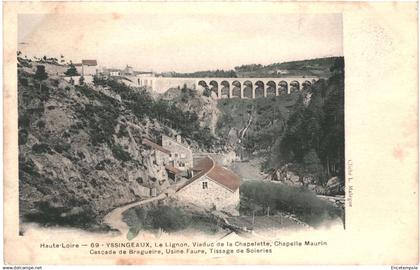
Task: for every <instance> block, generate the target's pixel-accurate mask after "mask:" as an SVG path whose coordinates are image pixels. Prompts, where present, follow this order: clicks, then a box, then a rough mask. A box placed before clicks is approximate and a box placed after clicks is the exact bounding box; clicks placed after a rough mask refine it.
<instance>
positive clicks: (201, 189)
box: [176, 157, 240, 214]
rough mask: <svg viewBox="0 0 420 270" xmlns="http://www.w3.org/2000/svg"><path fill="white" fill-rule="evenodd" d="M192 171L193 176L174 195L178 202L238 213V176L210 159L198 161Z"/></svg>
mask: <svg viewBox="0 0 420 270" xmlns="http://www.w3.org/2000/svg"><path fill="white" fill-rule="evenodd" d="M193 171H194V176H193V177H192V178H191V179H190V180H189V181H188V182H187V183H186V184H185V185H184V186H183V187H181V188H180V189H179V190H178V192H177V193H176V194H177V198H178V199H179V200H182V201H184V202H188V203H191V204H194V205H197V206H200V207H203V208H206V209H215V210H224V211H227V212H230V213H232V214H237V213H238V212H237V207H238V206H239V184H240V179H239V176H237V175H236V174H234V173H233V172H232V171H230V170H228V169H226V168H224V167H222V166H220V165H218V164H217V163H216V162H215V161H214V160H213V159H212V158H211V157H205V158H203V159H202V160H200V161H199V162H198V163H197V165H196V166H194V168H193Z"/></svg>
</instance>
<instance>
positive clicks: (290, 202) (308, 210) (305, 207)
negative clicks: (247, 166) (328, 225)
mask: <svg viewBox="0 0 420 270" xmlns="http://www.w3.org/2000/svg"><path fill="white" fill-rule="evenodd" d="M240 196H241V204H240V213H241V215H247V216H250V215H253V214H255V215H266V214H267V213H270V214H271V215H274V214H276V213H285V212H286V213H290V214H294V215H296V217H297V218H298V219H299V220H301V221H303V222H305V223H307V224H309V225H310V226H313V227H316V226H319V225H321V224H322V223H323V222H325V221H328V220H333V219H336V218H342V217H343V212H342V211H344V210H342V209H340V208H337V207H334V206H333V205H332V204H330V203H327V202H325V201H323V200H321V199H319V198H317V197H316V195H315V194H314V193H312V192H310V191H308V190H306V189H305V188H296V187H291V186H286V185H282V184H277V183H270V182H260V181H248V182H244V183H242V185H241V187H240Z"/></svg>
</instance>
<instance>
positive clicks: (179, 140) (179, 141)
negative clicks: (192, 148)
mask: <svg viewBox="0 0 420 270" xmlns="http://www.w3.org/2000/svg"><path fill="white" fill-rule="evenodd" d="M176 141H177V142H178V143H182V141H181V135H176Z"/></svg>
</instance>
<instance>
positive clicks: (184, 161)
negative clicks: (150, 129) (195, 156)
mask: <svg viewBox="0 0 420 270" xmlns="http://www.w3.org/2000/svg"><path fill="white" fill-rule="evenodd" d="M168 140H170V138H169V137H167V138H163V137H162V141H163V142H165V145H167V146H169V148H166V147H163V146H161V145H159V144H157V143H155V142H153V141H151V140H149V139H147V138H144V139H143V141H142V143H143V144H144V145H147V146H149V147H150V148H151V149H152V150H153V151H152V154H151V156H150V157H151V159H152V162H153V163H154V164H155V165H158V166H164V167H165V170H166V173H167V175H168V177H169V178H170V179H172V180H173V181H175V182H177V181H178V180H180V178H181V176H189V175H190V172H189V169H190V168H191V167H192V152H191V150H189V148H187V147H185V146H182V147H184V148H186V149H187V150H188V151H189V152H190V153H188V155H186V154H182V155H181V154H178V153H180V152H181V151H179V150H177V149H178V148H180V146H179V145H176V144H175V143H176V141H171V142H169V143H168ZM171 150H172V151H171ZM175 151H178V152H175ZM183 151H184V152H183V153H187V151H186V150H185V149H183ZM190 159H191V160H190ZM180 165H181V166H180ZM187 165H188V167H187Z"/></svg>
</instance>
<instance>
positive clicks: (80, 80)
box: [79, 76, 85, 85]
mask: <svg viewBox="0 0 420 270" xmlns="http://www.w3.org/2000/svg"><path fill="white" fill-rule="evenodd" d="M84 83H85V77H83V76H81V77H80V78H79V85H83V84H84Z"/></svg>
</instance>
